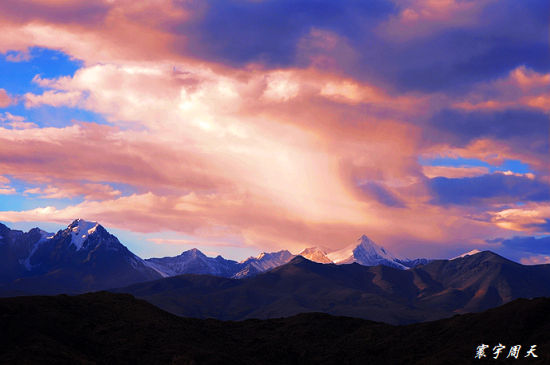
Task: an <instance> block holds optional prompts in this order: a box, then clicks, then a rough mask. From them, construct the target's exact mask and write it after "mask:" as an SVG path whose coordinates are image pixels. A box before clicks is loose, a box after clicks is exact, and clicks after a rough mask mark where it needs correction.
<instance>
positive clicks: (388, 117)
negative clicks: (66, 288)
mask: <svg viewBox="0 0 550 365" xmlns="http://www.w3.org/2000/svg"><path fill="white" fill-rule="evenodd" d="M547 8H548V5H547V4H546V2H543V1H533V2H524V3H521V4H520V5H517V3H516V2H511V1H506V0H505V1H500V2H498V4H497V3H494V2H492V1H479V2H471V1H443V2H435V1H424V0H423V1H417V2H412V1H397V0H396V1H386V0H380V1H369V2H347V1H342V2H326V1H306V2H300V3H297V2H295V1H290V0H289V1H287V0H283V1H271V0H269V1H262V2H257V1H209V2H193V1H186V2H181V1H170V0H145V1H139V2H135V1H130V0H121V1H100V2H97V3H94V4H90V3H89V2H86V1H71V2H69V3H66V2H64V3H63V4H61V3H60V2H59V1H57V0H36V1H31V0H25V1H24V2H14V1H11V0H10V1H8V2H4V3H2V4H0V20H1V21H2V30H3V32H0V51H2V52H4V51H9V52H8V53H7V55H12V54H13V55H15V54H16V53H15V52H22V53H20V54H25V52H26V50H27V49H28V47H45V48H51V49H57V50H60V51H61V52H63V53H65V54H67V55H68V56H69V57H71V58H75V59H78V60H81V61H82V62H81V68H80V69H78V70H77V71H76V72H75V73H74V75H70V76H64V77H57V78H48V77H46V76H40V75H37V76H36V77H35V78H34V79H33V81H34V84H33V85H32V89H29V90H27V91H26V92H23V93H22V95H23V97H22V100H24V107H25V108H27V110H26V112H27V113H28V116H26V117H25V118H24V119H21V120H16V116H14V115H11V114H9V115H8V113H5V114H4V115H3V118H4V119H5V120H2V121H3V122H4V124H2V126H3V128H1V129H0V171H2V174H5V175H6V176H10V178H13V179H14V180H17V181H21V185H22V188H21V191H25V190H26V192H27V194H29V195H32V196H39V197H42V198H52V199H53V198H56V199H58V198H62V197H82V198H83V199H84V201H83V202H81V203H79V204H74V205H70V206H66V207H64V208H63V207H58V208H52V207H40V208H36V209H30V210H26V211H21V212H15V211H14V212H3V213H2V214H3V215H2V217H3V218H4V219H5V220H48V221H52V220H53V221H56V222H62V223H64V224H66V222H67V221H70V220H72V219H73V218H74V217H78V216H83V217H88V218H89V219H96V220H100V221H102V222H105V224H106V225H112V226H113V227H119V228H124V229H129V230H135V231H147V232H159V231H160V230H164V229H170V230H174V231H176V232H179V233H184V234H192V235H194V236H195V237H194V238H201V242H221V241H223V239H221V238H220V237H225V236H226V235H228V234H230V235H231V236H232V237H238V238H239V239H241V240H242V242H244V244H245V245H254V246H258V247H260V246H261V247H264V248H265V249H268V248H282V247H285V248H292V247H296V248H301V247H304V245H305V244H307V245H325V246H333V247H342V246H347V245H348V244H349V243H350V242H354V240H355V238H356V236H358V235H360V234H362V233H367V234H369V236H373V237H375V239H377V240H380V241H381V242H383V243H384V244H385V245H388V246H390V247H391V246H392V245H397V244H399V243H400V242H405V241H406V242H412V241H414V242H420V241H423V242H429V243H434V244H435V243H436V242H437V243H438V244H440V245H457V244H459V243H461V242H468V244H471V243H472V242H475V241H476V240H480V237H486V236H492V237H494V236H495V235H497V234H502V232H506V231H508V230H510V229H518V230H523V231H532V230H535V229H542V228H543V227H544V224H546V221H545V220H544V219H545V218H546V216H545V215H544V214H542V213H541V214H542V215H538V216H536V217H530V218H529V219H527V218H525V216H524V215H522V212H523V213H525V211H526V210H527V209H528V208H527V207H530V208H529V209H535V210H537V209H539V208H540V206H541V205H542V204H545V202H546V201H547V200H548V195H547V194H546V193H545V189H547V188H548V184H549V183H550V180H548V176H550V172H549V171H548V140H547V138H546V137H547V136H548V116H547V114H546V112H547V108H546V106H545V105H546V104H545V102H546V96H545V95H546V94H547V87H548V84H547V76H548V64H549V63H548V62H547V61H548V51H547V44H548V42H547V35H543V34H547V32H546V30H547V19H546V18H544V19H543V16H542V15H541V14H543V13H544V10H545V9H547ZM491 12H492V14H494V15H491V16H488V14H491ZM546 14H547V12H546ZM452 15H453V16H452ZM512 21H514V22H516V23H520V24H529V26H526V27H521V29H512V28H510V27H509V26H508V25H509V24H510V23H511V22H512ZM411 24H414V27H412V28H411V27H410V25H411ZM405 26H408V29H409V30H408V32H407V33H406V34H404V33H403V29H405ZM541 30H544V32H541ZM404 40H406V41H404ZM27 54H28V53H27ZM14 57H15V56H14ZM31 61H32V60H31ZM18 66H20V65H18ZM42 106H48V107H49V108H51V109H53V110H58V109H57V108H62V107H70V108H78V109H79V111H85V112H92V113H95V114H96V115H100V116H101V118H104V120H105V121H106V122H107V124H108V125H99V124H96V123H79V122H75V121H73V122H69V123H66V125H63V126H62V127H59V128H52V127H47V128H39V127H38V125H37V124H32V123H33V120H32V119H33V118H32V117H30V116H32V115H36V113H39V112H40V110H41V109H40V107H42ZM22 107H23V106H22ZM18 113H19V112H18ZM33 113H34V114H33ZM53 125H56V124H53ZM545 138H546V139H545ZM425 154H428V155H429V154H454V155H456V156H461V157H470V158H478V159H482V160H483V161H490V162H491V163H492V164H493V163H495V164H496V163H497V162H498V161H502V160H503V159H516V160H520V161H521V162H522V163H524V164H527V165H529V168H530V169H531V170H532V175H531V176H527V175H522V176H515V175H505V174H490V175H489V174H488V171H487V170H486V169H484V168H479V167H476V168H459V167H433V166H431V167H428V166H421V165H420V164H419V163H418V156H421V155H425ZM120 186H124V187H127V188H119V187H120ZM18 189H19V186H18ZM545 194H546V195H545ZM518 199H519V200H525V201H524V203H526V205H525V206H524V207H523V211H522V212H519V211H518V212H515V213H509V214H505V213H504V212H505V211H506V209H507V208H509V206H506V204H509V203H515V202H516V200H518ZM470 204H471V205H472V206H470ZM534 204H538V205H537V208H533V206H534ZM397 207H399V208H400V209H396V208H397ZM520 210H521V209H520ZM472 211H475V213H476V214H479V215H481V216H483V217H484V219H473V218H472V216H474V214H473V213H472ZM499 214H500V215H499ZM396 222H398V224H396ZM533 225H537V226H536V227H537V228H535V226H533Z"/></svg>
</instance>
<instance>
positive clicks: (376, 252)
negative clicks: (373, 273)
mask: <svg viewBox="0 0 550 365" xmlns="http://www.w3.org/2000/svg"><path fill="white" fill-rule="evenodd" d="M327 256H328V258H329V259H331V260H332V261H334V262H335V263H337V264H351V263H354V262H356V263H358V264H361V265H365V266H376V265H385V266H391V267H395V268H398V269H403V270H405V269H407V268H408V267H407V266H405V265H403V264H402V263H401V262H400V261H401V260H400V259H398V258H397V257H396V256H395V255H393V254H392V253H391V252H389V251H388V250H387V249H385V248H384V247H382V246H379V245H378V244H376V243H375V242H374V241H373V240H371V239H370V238H369V237H367V236H366V235H362V236H361V237H359V239H358V240H357V243H356V244H355V245H352V246H348V247H346V248H344V249H341V250H338V251H335V252H331V253H329V254H328V255H327Z"/></svg>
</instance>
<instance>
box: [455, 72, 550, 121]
mask: <svg viewBox="0 0 550 365" xmlns="http://www.w3.org/2000/svg"><path fill="white" fill-rule="evenodd" d="M549 94H550V74H549V73H546V74H543V73H538V72H535V71H533V70H531V69H528V68H527V67H525V66H523V65H522V66H519V67H517V68H515V69H514V70H512V71H510V72H509V74H508V75H507V76H506V77H503V78H500V79H498V80H492V81H489V82H482V83H479V84H478V85H476V86H475V87H474V88H473V89H472V91H471V92H469V93H468V95H466V96H465V98H464V100H463V101H459V102H456V103H455V104H454V106H455V107H456V108H459V109H464V110H468V111H473V110H505V109H519V108H534V109H540V110H542V111H543V112H548V111H550V106H549V103H548V101H549V100H548V95H549Z"/></svg>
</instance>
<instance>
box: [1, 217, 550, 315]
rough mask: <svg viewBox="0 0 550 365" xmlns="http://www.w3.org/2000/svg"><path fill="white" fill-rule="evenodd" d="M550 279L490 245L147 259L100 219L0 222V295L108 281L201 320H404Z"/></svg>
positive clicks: (474, 308)
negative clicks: (430, 255) (408, 252)
mask: <svg viewBox="0 0 550 365" xmlns="http://www.w3.org/2000/svg"><path fill="white" fill-rule="evenodd" d="M314 261H315V262H314ZM549 282H550V265H532V266H526V265H521V264H518V263H515V262H512V261H509V260H507V259H505V258H503V257H500V256H498V255H496V254H494V253H492V252H489V251H485V252H469V253H467V254H465V255H461V256H459V257H457V258H455V259H451V260H427V259H415V260H409V259H404V258H398V257H396V256H395V255H393V254H391V253H390V252H388V250H386V249H385V248H383V247H381V246H379V245H377V244H376V243H374V242H373V241H372V240H370V239H369V238H368V237H367V236H362V237H360V238H359V240H358V242H357V243H356V244H354V245H352V246H350V247H347V248H345V249H342V250H339V251H336V252H328V253H327V252H326V251H325V250H322V249H320V248H317V247H311V248H308V249H305V250H304V251H302V252H301V253H300V254H299V255H293V254H291V253H290V252H289V251H286V250H283V251H279V252H273V253H262V254H260V255H259V256H257V257H250V258H248V259H246V260H244V261H241V262H237V261H233V260H226V259H224V258H223V257H221V256H218V257H215V258H214V257H207V256H206V255H204V254H203V253H202V252H200V251H199V250H197V249H192V250H189V251H185V252H183V253H182V254H181V255H179V256H176V257H165V258H152V259H146V260H144V259H141V258H140V257H138V256H137V255H135V254H133V253H132V252H131V251H129V250H128V249H127V248H126V247H125V246H124V245H123V244H121V243H120V241H119V240H118V239H117V238H116V237H115V236H113V235H112V234H110V233H109V232H107V230H105V228H103V227H102V226H101V225H100V224H98V223H95V222H87V221H84V220H80V219H79V220H75V221H74V222H72V223H71V224H70V225H69V226H68V227H67V228H66V229H64V230H60V231H58V232H57V233H55V234H52V233H47V232H45V231H42V230H40V229H38V228H35V229H32V230H30V231H29V232H22V231H17V230H11V229H9V228H8V227H6V226H4V225H1V224H0V296H4V297H6V296H20V295H34V294H48V295H49V294H60V293H65V294H78V293H84V292H90V291H97V290H107V289H108V290H110V291H112V292H118V293H130V294H132V295H134V296H136V297H138V298H141V299H144V300H147V301H148V302H150V303H153V304H155V305H157V306H158V307H160V308H162V309H164V310H166V311H168V312H171V313H174V314H177V315H180V316H189V317H197V318H218V319H224V320H242V319H248V318H274V317H284V316H291V315H295V314H298V313H304V312H324V313H329V314H334V315H345V316H353V317H359V318H364V319H371V320H376V321H383V322H386V323H393V324H407V323H413V322H421V321H427V320H434V319H438V318H445V317H450V316H452V315H455V314H459V313H466V312H478V311H482V310H485V309H488V308H492V307H495V306H499V305H502V304H504V303H507V302H509V301H511V300H514V299H516V298H532V297H538V296H550V285H548V283H549Z"/></svg>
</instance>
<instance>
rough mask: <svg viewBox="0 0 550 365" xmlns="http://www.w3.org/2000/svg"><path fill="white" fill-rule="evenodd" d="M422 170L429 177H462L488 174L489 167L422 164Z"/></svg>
mask: <svg viewBox="0 0 550 365" xmlns="http://www.w3.org/2000/svg"><path fill="white" fill-rule="evenodd" d="M422 172H423V173H424V175H426V176H427V177H429V178H434V177H439V176H441V177H447V178H463V177H474V176H480V175H485V174H488V173H489V169H488V168H487V167H449V166H422Z"/></svg>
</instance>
